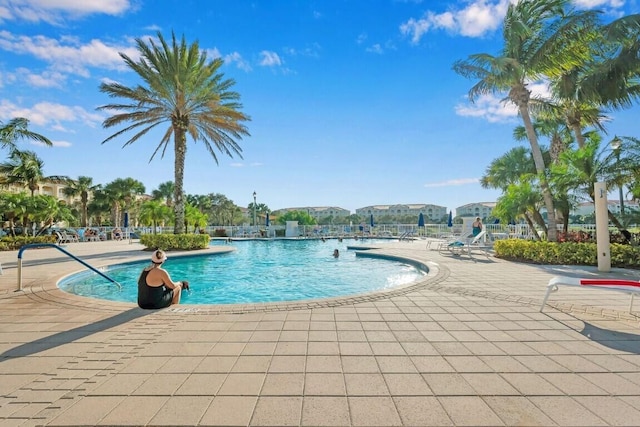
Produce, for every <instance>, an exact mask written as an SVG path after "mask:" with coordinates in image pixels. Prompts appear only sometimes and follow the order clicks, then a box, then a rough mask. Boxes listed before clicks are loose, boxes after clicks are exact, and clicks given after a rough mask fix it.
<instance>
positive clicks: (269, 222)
mask: <svg viewBox="0 0 640 427" xmlns="http://www.w3.org/2000/svg"><path fill="white" fill-rule="evenodd" d="M264 223H265V225H266V226H267V227H268V226H269V225H271V221H269V213H268V212H267V219H266V220H265V221H264Z"/></svg>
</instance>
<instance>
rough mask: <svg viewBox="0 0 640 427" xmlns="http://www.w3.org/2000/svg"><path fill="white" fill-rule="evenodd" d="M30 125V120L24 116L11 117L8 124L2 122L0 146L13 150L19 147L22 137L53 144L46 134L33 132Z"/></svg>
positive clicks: (49, 144)
mask: <svg viewBox="0 0 640 427" xmlns="http://www.w3.org/2000/svg"><path fill="white" fill-rule="evenodd" d="M28 127H29V120H27V119H25V118H23V117H16V118H14V119H11V120H9V123H7V124H2V122H0V147H2V148H9V149H10V150H11V151H13V150H15V149H16V148H17V146H16V142H18V141H19V140H21V139H30V140H32V141H37V142H40V143H42V144H44V145H48V146H52V145H53V143H52V142H51V141H49V139H48V138H47V137H46V136H42V135H40V134H39V133H35V132H31V131H30V130H29V129H28Z"/></svg>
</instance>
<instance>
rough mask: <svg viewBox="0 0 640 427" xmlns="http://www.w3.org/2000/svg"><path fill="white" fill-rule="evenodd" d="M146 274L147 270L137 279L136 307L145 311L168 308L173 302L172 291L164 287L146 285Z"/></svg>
mask: <svg viewBox="0 0 640 427" xmlns="http://www.w3.org/2000/svg"><path fill="white" fill-rule="evenodd" d="M148 274H149V270H143V271H142V274H140V278H139V279H138V306H139V307H140V308H146V309H153V308H165V307H169V306H170V305H171V301H173V289H169V288H167V287H166V286H165V285H162V286H149V285H147V275H148Z"/></svg>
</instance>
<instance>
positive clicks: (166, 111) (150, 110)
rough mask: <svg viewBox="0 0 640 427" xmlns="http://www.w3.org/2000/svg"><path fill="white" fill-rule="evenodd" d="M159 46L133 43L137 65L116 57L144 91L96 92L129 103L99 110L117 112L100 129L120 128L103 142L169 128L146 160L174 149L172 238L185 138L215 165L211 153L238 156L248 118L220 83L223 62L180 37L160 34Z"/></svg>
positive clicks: (178, 216)
mask: <svg viewBox="0 0 640 427" xmlns="http://www.w3.org/2000/svg"><path fill="white" fill-rule="evenodd" d="M157 37H158V41H159V44H158V43H156V42H155V41H153V40H152V39H149V42H148V43H146V42H145V41H144V40H142V39H140V38H138V39H136V45H137V48H138V52H139V54H140V58H139V59H138V60H137V61H136V60H134V59H132V58H130V57H129V56H127V55H125V54H124V53H120V56H121V57H122V59H124V62H125V64H126V65H127V66H128V67H129V68H131V69H132V70H133V71H135V72H136V73H137V74H138V75H139V76H140V78H141V79H142V80H143V82H144V83H145V86H141V85H138V86H136V87H132V88H130V87H126V86H124V85H122V84H120V83H102V84H101V85H100V91H101V92H103V93H106V94H107V95H109V97H111V98H122V99H125V100H128V101H130V102H129V103H114V104H108V105H104V106H101V107H99V109H101V110H107V111H117V113H115V114H114V115H113V116H111V117H109V118H107V119H106V120H105V121H104V122H103V126H104V127H105V128H111V127H114V126H120V125H124V127H123V128H122V129H121V130H119V131H118V132H116V133H114V134H113V135H111V136H110V137H108V138H107V139H105V140H104V141H103V142H102V143H103V144H104V143H105V142H107V141H110V140H112V139H115V138H117V137H119V136H121V135H122V134H124V133H127V132H130V131H132V132H135V133H134V135H133V136H132V137H131V138H130V139H129V140H128V141H127V142H126V143H125V144H124V146H127V145H130V144H133V143H134V142H136V141H138V140H139V139H141V138H142V137H143V136H146V135H147V134H148V132H149V131H150V130H152V129H154V128H156V127H159V126H160V125H162V124H165V123H167V124H168V127H167V129H166V131H165V132H164V134H163V135H162V138H161V140H160V142H159V144H158V146H157V147H156V149H155V151H154V152H153V154H152V156H151V160H153V157H154V156H155V155H156V154H157V153H158V151H161V153H162V154H161V156H164V153H165V151H166V149H167V147H168V146H169V145H170V143H171V138H172V137H173V150H174V165H175V166H174V169H175V170H174V174H175V178H174V184H175V192H174V200H173V203H174V214H175V225H174V233H176V234H179V233H181V232H182V230H183V227H184V216H185V200H184V188H183V187H184V186H183V181H184V165H185V158H186V153H187V135H188V136H190V137H191V138H192V139H193V140H194V141H195V142H203V143H204V146H205V147H206V149H207V151H209V153H210V154H211V156H212V157H213V159H214V160H215V162H216V164H217V163H218V158H217V156H216V153H215V150H214V149H216V150H218V151H220V152H221V153H223V154H226V155H228V156H233V154H236V155H238V156H239V157H242V155H241V152H242V150H241V148H240V146H239V145H238V143H237V140H239V139H241V138H242V136H244V135H249V132H248V131H247V128H246V127H245V126H244V125H243V122H245V121H248V120H249V117H248V116H246V115H245V114H243V113H242V112H240V109H241V107H242V106H241V104H240V103H239V102H238V100H239V98H240V95H239V94H238V93H236V92H233V91H231V90H230V88H231V87H232V86H233V85H234V84H235V82H234V81H233V80H231V79H228V80H223V77H224V76H223V74H222V73H221V72H220V68H221V67H222V65H223V64H224V61H223V59H222V58H216V59H213V60H211V61H207V55H206V53H205V52H204V51H201V50H200V47H199V45H198V43H197V42H195V43H193V44H191V45H189V46H188V45H187V42H186V40H185V38H184V36H183V37H182V40H181V41H180V42H178V41H177V40H176V37H175V35H174V34H172V35H171V43H170V44H169V43H167V41H165V39H164V37H163V36H162V34H161V33H158V34H157Z"/></svg>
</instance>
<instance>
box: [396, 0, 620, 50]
mask: <svg viewBox="0 0 640 427" xmlns="http://www.w3.org/2000/svg"><path fill="white" fill-rule="evenodd" d="M517 1H518V0H469V1H468V2H466V6H465V7H464V8H462V9H454V8H450V9H449V10H448V11H446V12H443V13H435V12H433V11H427V12H425V13H424V15H423V16H422V18H419V19H415V18H410V19H408V20H407V21H406V22H404V23H403V24H401V25H400V32H401V33H402V34H404V35H406V36H410V37H411V42H412V43H414V44H416V43H419V42H420V40H421V39H422V37H423V36H424V35H425V34H426V33H427V32H428V31H430V30H446V31H449V32H451V33H453V34H459V35H462V36H465V37H483V36H484V35H486V34H487V33H490V32H492V31H495V30H497V29H498V28H499V27H500V25H502V21H503V19H504V16H505V14H506V12H507V8H508V7H509V5H510V4H513V3H516V2H517ZM573 4H574V5H575V6H576V7H578V8H580V9H594V8H608V9H618V8H621V7H623V6H624V4H625V0H573Z"/></svg>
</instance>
